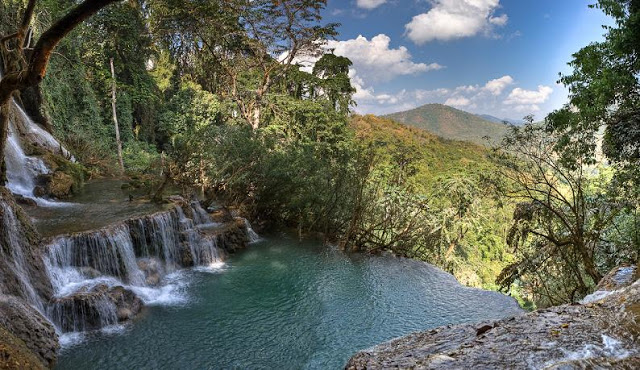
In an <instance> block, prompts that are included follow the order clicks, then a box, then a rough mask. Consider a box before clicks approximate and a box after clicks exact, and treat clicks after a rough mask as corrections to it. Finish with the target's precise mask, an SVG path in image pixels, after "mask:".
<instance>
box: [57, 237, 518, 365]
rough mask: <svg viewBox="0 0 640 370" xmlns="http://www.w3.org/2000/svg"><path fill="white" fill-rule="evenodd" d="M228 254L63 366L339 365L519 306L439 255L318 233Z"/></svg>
mask: <svg viewBox="0 0 640 370" xmlns="http://www.w3.org/2000/svg"><path fill="white" fill-rule="evenodd" d="M229 263H230V264H231V266H232V268H229V266H228V265H222V266H212V267H211V268H210V269H205V270H202V269H198V270H196V271H184V272H180V273H177V274H175V275H172V276H171V279H173V280H171V279H170V280H169V281H167V283H168V285H167V287H165V288H160V289H156V290H152V291H151V290H140V291H137V292H138V293H139V294H141V295H142V296H143V299H144V300H145V302H149V304H148V306H149V307H148V309H147V310H146V313H145V314H144V315H143V317H141V318H139V319H137V320H134V322H133V323H132V324H131V325H130V326H129V327H128V328H127V330H125V331H124V332H123V333H120V334H117V335H109V336H107V335H106V334H104V333H102V334H97V335H98V338H100V336H102V337H103V339H96V340H88V341H85V342H82V343H79V344H77V345H75V346H73V347H71V348H69V349H68V350H65V351H64V353H63V354H62V356H61V357H60V361H59V366H58V367H59V368H60V369H77V368H83V369H112V368H114V369H118V368H124V367H126V368H163V369H202V368H251V369H264V368H267V369H271V368H277V369H289V368H295V369H304V368H306V369H338V368H341V367H342V366H344V364H345V363H346V361H347V359H348V358H349V357H350V356H351V355H352V354H353V353H355V352H356V351H358V350H360V349H363V348H368V347H371V346H373V345H375V344H378V343H381V342H383V341H386V340H389V339H392V338H395V337H398V336H401V335H405V334H408V333H410V332H414V331H420V330H425V329H429V328H433V327H436V326H440V325H446V324H455V323H463V322H470V321H481V320H487V319H499V318H503V317H505V316H511V315H515V314H519V313H521V310H520V309H519V308H518V307H517V304H515V303H514V302H515V301H514V300H513V299H511V298H509V297H506V296H504V295H501V294H498V293H495V292H484V291H480V290H476V289H468V288H464V287H462V286H460V284H458V282H457V281H456V280H455V279H454V278H453V277H452V276H451V275H449V274H446V273H444V272H442V271H441V270H438V269H436V268H434V267H432V266H430V265H427V264H424V263H421V262H417V261H410V260H404V259H398V258H393V257H370V256H362V255H354V256H351V257H349V256H346V255H345V254H343V253H341V252H339V251H338V250H335V249H331V248H325V247H323V246H322V245H320V244H319V243H314V242H305V243H298V242H297V241H294V240H291V239H287V238H274V239H272V240H267V241H264V242H263V243H261V244H258V245H255V246H252V247H251V249H250V250H248V251H246V252H242V253H238V254H236V255H234V256H233V257H232V258H231V259H230V261H229ZM163 289H167V290H166V291H163ZM145 294H146V296H145ZM187 302H188V304H187ZM125 364H126V366H125Z"/></svg>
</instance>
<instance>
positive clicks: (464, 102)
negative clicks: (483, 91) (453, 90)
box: [444, 96, 471, 107]
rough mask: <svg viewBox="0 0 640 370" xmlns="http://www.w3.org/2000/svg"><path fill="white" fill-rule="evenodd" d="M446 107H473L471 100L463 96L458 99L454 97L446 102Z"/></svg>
mask: <svg viewBox="0 0 640 370" xmlns="http://www.w3.org/2000/svg"><path fill="white" fill-rule="evenodd" d="M444 104H445V105H450V106H453V107H466V106H469V105H471V100H469V99H467V98H465V97H463V96H458V97H452V98H449V99H447V100H446V101H445V102H444Z"/></svg>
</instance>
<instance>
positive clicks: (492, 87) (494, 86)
mask: <svg viewBox="0 0 640 370" xmlns="http://www.w3.org/2000/svg"><path fill="white" fill-rule="evenodd" d="M512 84H513V78H512V77H511V76H503V77H500V78H496V79H495V80H491V81H489V82H487V84H486V85H484V88H485V90H487V91H488V92H490V93H491V94H492V95H494V96H498V95H500V94H502V91H504V89H505V88H506V87H507V86H509V85H512Z"/></svg>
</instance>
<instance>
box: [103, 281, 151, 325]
mask: <svg viewBox="0 0 640 370" xmlns="http://www.w3.org/2000/svg"><path fill="white" fill-rule="evenodd" d="M107 294H108V296H109V298H110V299H111V301H112V302H113V303H114V304H115V305H116V309H117V310H116V316H117V317H118V321H119V322H123V321H127V320H131V319H133V318H134V317H135V316H136V315H137V314H138V313H139V312H140V310H141V309H142V306H143V303H142V300H141V299H140V298H139V297H138V296H136V294H135V293H134V292H133V291H131V290H129V289H125V288H124V287H121V286H117V287H115V288H112V289H111V290H109V292H108V293H107Z"/></svg>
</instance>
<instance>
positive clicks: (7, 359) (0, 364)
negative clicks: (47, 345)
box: [0, 326, 47, 370]
mask: <svg viewBox="0 0 640 370" xmlns="http://www.w3.org/2000/svg"><path fill="white" fill-rule="evenodd" d="M46 368H47V366H45V365H44V364H43V363H42V361H41V360H40V359H39V358H38V357H37V356H36V354H35V353H33V352H32V351H31V350H30V349H29V348H27V346H26V345H25V343H24V342H23V341H22V340H20V339H19V338H17V337H16V336H14V335H13V334H12V333H10V332H8V331H7V330H6V329H5V328H3V327H2V326H0V369H25V370H27V369H28V370H40V369H46Z"/></svg>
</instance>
